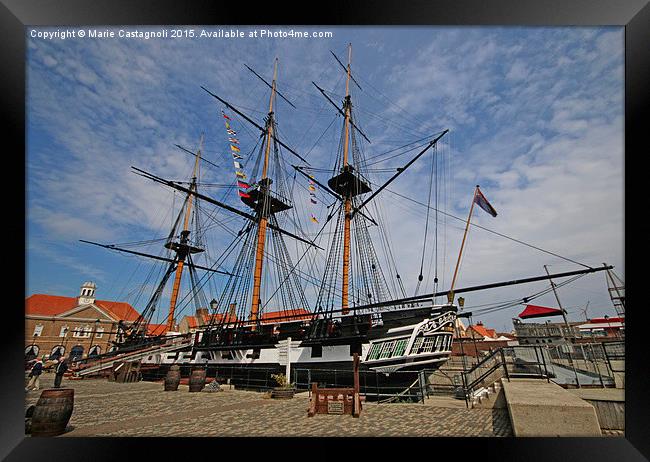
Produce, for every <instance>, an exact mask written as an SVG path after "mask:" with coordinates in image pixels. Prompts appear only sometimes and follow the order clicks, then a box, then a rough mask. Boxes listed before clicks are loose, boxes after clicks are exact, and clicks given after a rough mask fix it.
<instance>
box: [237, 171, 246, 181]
mask: <svg viewBox="0 0 650 462" xmlns="http://www.w3.org/2000/svg"><path fill="white" fill-rule="evenodd" d="M235 175H237V178H241V179H242V180H245V179H246V175H245V174H244V173H242V172H239V171H236V172H235Z"/></svg>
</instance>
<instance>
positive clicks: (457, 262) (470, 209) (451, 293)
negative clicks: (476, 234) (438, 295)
mask: <svg viewBox="0 0 650 462" xmlns="http://www.w3.org/2000/svg"><path fill="white" fill-rule="evenodd" d="M478 186H479V185H476V189H475V190H474V196H472V205H471V207H470V208H469V215H468V216H467V224H466V225H465V233H463V241H462V242H461V244H460V252H458V261H456V269H455V270H454V278H453V279H452V280H451V289H450V290H449V295H448V297H447V299H448V300H449V303H453V302H454V286H455V285H456V276H457V275H458V267H459V266H460V259H461V256H462V255H463V247H465V239H466V238H467V231H468V230H469V222H470V220H471V219H472V212H473V211H474V203H475V202H476V192H477V191H478Z"/></svg>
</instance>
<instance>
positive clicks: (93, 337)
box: [87, 319, 99, 358]
mask: <svg viewBox="0 0 650 462" xmlns="http://www.w3.org/2000/svg"><path fill="white" fill-rule="evenodd" d="M98 324H99V319H98V320H96V321H95V325H94V328H93V333H92V335H91V336H90V346H89V347H88V356H87V357H88V358H90V352H91V351H92V348H93V340H95V332H97V325H98Z"/></svg>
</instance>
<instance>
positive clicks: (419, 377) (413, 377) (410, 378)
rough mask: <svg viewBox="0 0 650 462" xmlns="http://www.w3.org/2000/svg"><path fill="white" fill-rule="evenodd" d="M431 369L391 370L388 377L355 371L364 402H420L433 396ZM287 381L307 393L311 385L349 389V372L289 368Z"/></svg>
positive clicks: (350, 380) (350, 379)
mask: <svg viewBox="0 0 650 462" xmlns="http://www.w3.org/2000/svg"><path fill="white" fill-rule="evenodd" d="M433 372H434V370H420V371H394V372H391V373H390V374H387V373H384V372H377V371H372V370H361V371H359V391H360V393H361V394H362V395H364V396H365V397H366V400H369V401H376V402H377V403H386V402H411V403H415V402H420V403H422V402H424V400H425V398H426V397H427V396H430V395H431V394H433V390H432V386H431V383H430V381H429V379H428V377H429V376H430V375H431V374H432V373H433ZM291 382H292V383H293V384H294V385H295V387H296V388H297V389H303V390H308V389H309V388H310V387H311V384H312V383H317V384H318V386H319V388H338V387H352V386H353V384H354V377H353V374H352V371H351V370H341V369H298V368H297V369H292V371H291Z"/></svg>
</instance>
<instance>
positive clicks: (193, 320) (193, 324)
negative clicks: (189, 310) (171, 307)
mask: <svg viewBox="0 0 650 462" xmlns="http://www.w3.org/2000/svg"><path fill="white" fill-rule="evenodd" d="M185 319H187V326H188V327H189V328H190V329H194V328H196V327H197V326H198V325H199V323H198V322H197V321H196V316H185Z"/></svg>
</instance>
